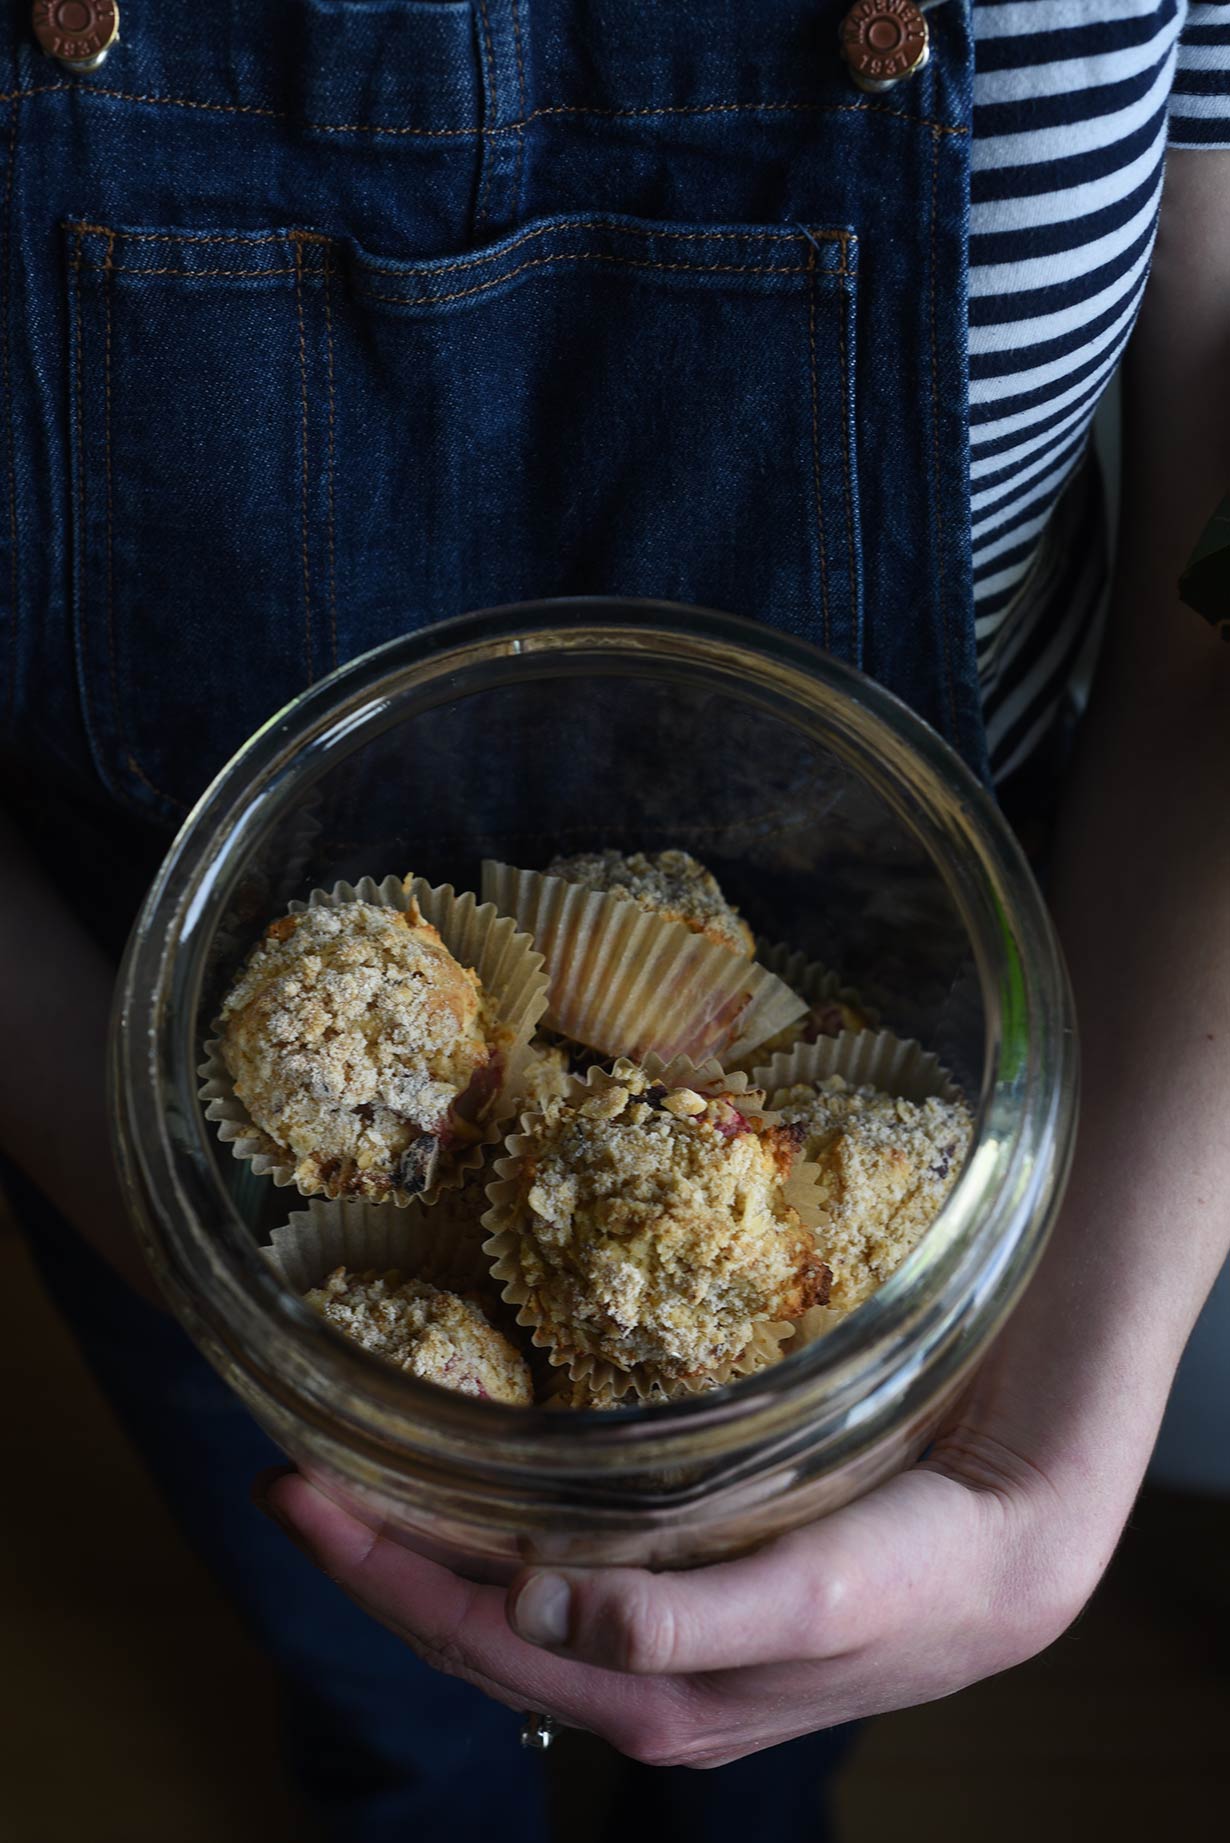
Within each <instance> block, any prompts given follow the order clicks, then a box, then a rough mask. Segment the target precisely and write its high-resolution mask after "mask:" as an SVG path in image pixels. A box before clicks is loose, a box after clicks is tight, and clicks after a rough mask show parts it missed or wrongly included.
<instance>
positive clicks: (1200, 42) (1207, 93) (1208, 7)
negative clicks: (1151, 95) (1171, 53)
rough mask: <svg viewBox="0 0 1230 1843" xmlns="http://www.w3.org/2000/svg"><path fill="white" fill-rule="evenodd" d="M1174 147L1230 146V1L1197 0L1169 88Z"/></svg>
mask: <svg viewBox="0 0 1230 1843" xmlns="http://www.w3.org/2000/svg"><path fill="white" fill-rule="evenodd" d="M1170 145H1171V146H1172V147H1230V5H1220V4H1214V3H1213V0H1192V3H1191V4H1190V5H1189V6H1188V9H1187V19H1186V22H1185V24H1184V27H1183V36H1182V38H1181V39H1180V41H1179V61H1178V65H1177V67H1176V69H1175V76H1174V87H1173V89H1172V90H1171V93H1170Z"/></svg>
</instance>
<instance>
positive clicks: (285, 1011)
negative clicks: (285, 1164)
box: [222, 901, 499, 1198]
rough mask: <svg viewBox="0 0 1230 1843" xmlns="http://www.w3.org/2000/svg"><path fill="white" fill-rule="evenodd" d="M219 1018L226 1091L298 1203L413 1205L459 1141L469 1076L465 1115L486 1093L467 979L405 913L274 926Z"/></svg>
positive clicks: (490, 1027)
mask: <svg viewBox="0 0 1230 1843" xmlns="http://www.w3.org/2000/svg"><path fill="white" fill-rule="evenodd" d="M222 1016H223V1037H222V1056H223V1060H224V1061H225V1063H226V1066H227V1068H228V1069H229V1070H230V1073H231V1076H232V1078H233V1079H234V1083H235V1092H236V1094H237V1095H238V1096H239V1098H240V1100H241V1101H242V1102H243V1104H244V1106H245V1107H246V1108H247V1110H248V1113H249V1114H250V1116H251V1118H252V1120H253V1122H254V1123H255V1125H256V1126H257V1127H259V1128H260V1130H261V1131H262V1132H263V1133H265V1134H266V1135H267V1136H268V1137H269V1138H270V1139H271V1140H273V1142H274V1143H275V1145H276V1146H278V1147H279V1148H281V1149H284V1150H285V1151H286V1152H287V1153H288V1155H289V1156H290V1157H293V1158H294V1160H295V1161H296V1168H295V1178H296V1181H297V1182H298V1184H299V1186H300V1188H301V1189H303V1190H306V1191H308V1192H311V1191H313V1190H323V1189H326V1188H330V1189H332V1190H334V1191H335V1192H347V1193H350V1194H356V1195H365V1196H370V1197H374V1198H380V1197H385V1196H387V1195H388V1194H389V1193H390V1191H394V1190H398V1191H402V1192H405V1193H407V1194H409V1195H414V1194H417V1193H418V1192H419V1191H421V1190H423V1189H425V1188H426V1187H427V1186H428V1185H429V1184H430V1183H431V1181H432V1178H433V1176H434V1172H435V1167H436V1161H437V1158H438V1156H439V1153H440V1151H441V1149H442V1147H446V1146H447V1144H448V1142H449V1140H450V1138H451V1137H452V1135H453V1134H454V1133H455V1132H456V1131H457V1130H458V1128H459V1125H460V1123H459V1121H458V1119H457V1117H456V1114H455V1113H454V1111H453V1110H454V1107H455V1103H457V1102H458V1101H459V1100H460V1099H461V1097H462V1096H463V1095H466V1094H467V1090H471V1084H472V1083H475V1078H476V1077H477V1078H478V1081H477V1083H476V1086H475V1089H473V1090H471V1092H470V1095H469V1096H468V1097H467V1106H468V1105H469V1101H470V1100H473V1099H474V1097H475V1094H476V1093H477V1091H478V1089H480V1088H483V1087H484V1086H485V1088H486V1089H488V1090H493V1089H494V1087H495V1085H496V1082H497V1080H498V1072H499V1068H498V1063H499V1058H498V1051H496V1050H495V1049H494V1047H493V1046H494V1043H495V1040H496V1036H497V1032H496V1028H495V1025H494V1019H493V1015H492V1007H491V1005H490V1003H489V1001H488V999H487V998H486V996H485V994H484V992H483V989H482V987H481V985H480V984H479V981H478V978H477V975H476V974H475V973H474V972H472V971H471V970H469V969H468V968H466V967H463V966H460V965H459V964H458V963H457V961H456V960H454V958H453V956H452V954H450V953H449V951H448V949H447V948H446V947H445V945H444V943H443V941H442V940H441V939H440V936H439V934H438V933H437V932H436V930H435V928H433V927H432V926H431V925H430V923H428V922H425V921H424V920H423V919H422V916H421V915H420V913H419V910H418V908H417V906H416V905H413V904H412V905H411V908H410V910H409V911H408V912H405V913H403V912H401V911H399V910H397V909H390V908H384V907H381V906H379V905H378V904H374V903H367V902H358V901H356V902H347V903H343V904H341V905H339V906H338V907H335V908H330V907H321V908H316V909H308V910H305V911H304V913H303V914H301V915H290V916H286V917H284V918H283V920H281V921H277V922H274V923H273V924H272V926H271V927H270V928H269V929H268V930H267V932H266V935H265V938H264V939H263V940H262V941H260V942H259V943H258V945H257V946H256V947H255V948H254V949H253V951H252V953H251V954H250V955H249V957H248V959H247V961H246V963H245V964H244V966H243V968H242V970H241V972H240V974H239V977H238V978H237V980H236V981H235V984H234V985H233V986H232V988H231V990H230V992H229V993H228V994H227V997H226V1000H225V1002H224V1004H223V1007H222ZM487 1098H490V1095H489V1093H488V1094H487ZM461 1130H462V1132H463V1133H464V1131H465V1128H464V1126H461Z"/></svg>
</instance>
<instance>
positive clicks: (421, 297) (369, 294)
mask: <svg viewBox="0 0 1230 1843" xmlns="http://www.w3.org/2000/svg"><path fill="white" fill-rule="evenodd" d="M557 262H598V263H606V264H608V265H610V266H612V267H616V268H624V269H648V270H651V271H653V272H654V273H655V274H683V275H807V274H808V273H809V269H808V265H807V264H806V263H803V264H800V265H799V266H798V267H797V268H793V267H792V268H777V267H773V266H771V265H764V264H760V263H750V262H745V263H701V262H641V261H638V260H636V259H634V258H633V257H631V256H609V255H606V254H605V253H598V252H596V251H592V250H588V251H587V250H570V251H568V253H567V254H562V255H559V256H536V257H534V258H533V260H532V261H530V262H523V263H521V264H520V265H519V266H518V267H517V268H515V269H509V271H508V272H507V274H505V275H496V276H493V277H492V279H491V280H490V281H486V282H478V283H476V284H475V286H474V287H473V288H462V289H460V290H459V291H457V292H455V293H453V294H414V295H404V294H379V293H377V292H376V291H375V290H373V289H370V288H362V289H358V290H356V292H357V294H358V295H359V297H360V298H361V299H362V300H365V301H389V302H392V303H393V305H394V306H397V307H443V306H446V305H447V304H448V303H449V302H451V301H466V300H469V299H470V298H471V297H472V296H474V295H476V294H486V293H487V292H488V291H489V290H490V289H492V288H499V287H502V286H503V284H504V283H505V282H510V281H513V280H514V279H515V278H516V277H517V276H518V275H524V274H525V273H526V272H527V271H528V270H530V269H546V268H550V267H551V266H552V265H553V264H555V263H557ZM845 273H846V271H845V270H844V269H842V270H834V271H833V272H832V273H831V274H830V275H826V276H824V277H822V279H823V280H825V281H839V280H840V279H841V277H842V276H843V275H844V274H845Z"/></svg>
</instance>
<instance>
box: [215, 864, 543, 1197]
mask: <svg viewBox="0 0 1230 1843" xmlns="http://www.w3.org/2000/svg"><path fill="white" fill-rule="evenodd" d="M412 900H413V901H415V902H417V903H418V906H419V910H420V913H421V914H422V917H423V920H424V921H427V922H430V923H431V924H432V926H433V927H434V928H436V929H437V931H438V932H439V935H440V938H441V940H442V941H443V942H444V945H445V946H446V947H447V948H448V950H449V952H450V953H451V954H452V956H453V958H454V959H455V960H457V961H458V962H459V963H460V965H462V966H464V967H470V968H472V969H473V970H474V972H476V973H477V975H478V978H479V981H480V983H481V985H482V987H483V990H484V992H485V993H486V994H487V996H488V998H489V999H490V1000H491V1001H492V1004H493V1006H494V1009H495V1017H496V1023H497V1025H498V1027H499V1030H500V1034H501V1037H502V1039H503V1043H502V1048H503V1053H504V1067H503V1073H502V1078H501V1082H500V1087H499V1089H498V1091H497V1092H496V1094H495V1096H494V1098H493V1099H492V1101H491V1103H490V1105H489V1107H488V1109H487V1111H486V1113H485V1114H484V1115H483V1117H482V1119H481V1120H479V1121H477V1122H474V1123H472V1125H473V1133H474V1137H473V1141H472V1143H471V1144H469V1145H467V1146H466V1147H464V1148H463V1149H461V1150H459V1151H456V1152H450V1154H448V1155H447V1156H444V1157H441V1158H440V1159H439V1160H438V1162H437V1165H436V1176H435V1180H434V1182H433V1183H432V1184H430V1185H429V1186H428V1187H427V1188H426V1189H425V1190H423V1191H422V1192H420V1193H418V1194H417V1195H411V1194H410V1193H408V1192H406V1191H404V1190H395V1189H391V1190H390V1191H389V1193H388V1196H387V1198H384V1197H381V1198H365V1199H363V1200H364V1201H367V1202H374V1203H376V1204H377V1205H380V1204H383V1203H385V1202H392V1203H395V1204H397V1205H398V1206H399V1207H401V1208H406V1207H408V1206H409V1205H410V1204H411V1203H414V1202H419V1203H422V1204H431V1203H434V1202H435V1201H436V1199H437V1198H438V1197H439V1196H440V1194H441V1192H443V1191H446V1190H449V1189H454V1188H456V1187H457V1186H458V1185H460V1184H462V1183H463V1182H464V1181H465V1177H466V1174H467V1173H468V1172H472V1171H476V1170H477V1169H478V1168H479V1166H480V1165H481V1164H482V1161H483V1148H484V1146H488V1145H498V1144H499V1142H500V1140H501V1138H502V1135H503V1127H504V1123H505V1121H507V1120H508V1119H509V1117H510V1116H511V1114H512V1113H513V1111H514V1109H515V1107H516V1099H517V1093H518V1089H519V1086H520V1083H521V1079H522V1074H523V1071H524V1069H525V1066H526V1064H527V1062H528V1060H529V1055H530V1051H529V1043H530V1038H531V1037H532V1036H533V1034H534V1028H535V1026H536V1024H537V1023H538V1021H539V1019H540V1018H541V1016H542V1013H543V1010H544V1009H545V1006H546V1002H547V980H546V974H545V972H544V971H543V964H542V956H541V954H539V953H538V952H536V950H535V948H534V944H533V941H532V940H531V939H530V936H529V935H528V934H526V933H524V932H521V931H519V930H518V928H517V925H516V923H515V922H514V921H512V920H511V919H510V918H509V917H508V916H504V915H500V914H499V913H498V912H497V910H496V909H495V908H494V906H493V905H492V904H490V903H480V902H479V900H478V898H477V897H476V896H474V895H472V894H471V893H470V892H469V891H465V892H463V893H462V894H460V895H458V894H457V892H456V891H455V890H454V889H453V888H452V886H451V885H450V884H447V883H446V884H442V885H441V886H439V887H438V888H433V887H432V886H431V885H430V884H429V883H426V882H424V881H423V879H422V878H421V877H407V878H405V879H404V880H403V879H402V878H400V877H386V878H385V879H384V881H383V882H382V883H377V882H375V881H374V879H373V878H371V877H364V878H363V879H362V880H361V881H360V882H359V883H357V884H350V883H336V884H334V886H333V888H332V889H331V890H323V889H316V890H313V891H312V893H311V895H310V896H309V897H308V899H307V901H306V902H292V903H291V905H290V909H289V913H290V914H292V915H301V914H303V913H304V911H305V910H307V909H315V908H322V907H325V908H341V907H343V906H344V905H345V904H346V903H349V902H367V903H371V904H373V905H375V906H377V907H383V908H389V909H397V910H399V911H401V912H402V913H404V912H405V911H406V910H407V909H408V908H409V907H410V903H411V901H412ZM224 1028H225V1026H224V1023H223V1020H222V1019H221V1018H216V1019H215V1020H214V1023H213V1026H212V1032H213V1034H212V1035H211V1036H210V1038H209V1040H208V1041H207V1042H206V1044H205V1060H204V1062H203V1063H202V1064H201V1065H200V1067H199V1069H198V1071H197V1073H198V1075H199V1076H200V1078H201V1085H200V1089H199V1094H200V1098H201V1100H202V1102H203V1103H204V1106H205V1117H206V1119H208V1120H211V1121H213V1122H214V1124H215V1125H216V1126H217V1129H218V1137H219V1139H221V1140H222V1142H223V1144H225V1145H229V1146H230V1148H231V1151H232V1153H233V1154H234V1156H235V1157H236V1158H240V1159H245V1160H247V1161H249V1162H250V1163H251V1166H252V1169H253V1171H255V1172H256V1173H258V1174H259V1175H261V1176H268V1177H271V1178H272V1179H273V1181H274V1183H275V1184H276V1185H277V1186H278V1187H279V1188H280V1189H285V1188H288V1187H290V1186H292V1185H293V1186H294V1187H295V1188H296V1189H297V1190H298V1191H299V1192H300V1194H301V1195H302V1196H314V1195H324V1196H326V1197H331V1198H334V1199H337V1198H340V1197H344V1196H345V1195H346V1191H345V1189H344V1180H340V1179H339V1180H337V1181H335V1182H326V1183H323V1184H321V1185H320V1186H319V1187H318V1188H317V1187H309V1186H308V1185H307V1184H305V1183H304V1182H303V1181H301V1180H299V1179H297V1178H296V1176H295V1166H296V1163H297V1160H295V1159H293V1158H288V1155H287V1151H286V1148H285V1147H284V1146H280V1145H278V1144H277V1142H276V1141H275V1140H273V1139H271V1138H270V1137H269V1135H268V1134H267V1133H264V1132H263V1131H262V1130H261V1129H260V1127H258V1126H257V1125H256V1123H255V1122H254V1121H253V1119H252V1118H251V1115H250V1114H249V1113H248V1110H247V1108H246V1107H245V1106H244V1104H243V1102H242V1101H241V1100H240V1098H239V1096H238V1095H237V1094H236V1092H235V1085H234V1081H233V1079H232V1077H231V1073H230V1070H229V1069H228V1068H227V1066H226V1063H225V1061H224V1060H223V1057H222V1033H223V1031H224Z"/></svg>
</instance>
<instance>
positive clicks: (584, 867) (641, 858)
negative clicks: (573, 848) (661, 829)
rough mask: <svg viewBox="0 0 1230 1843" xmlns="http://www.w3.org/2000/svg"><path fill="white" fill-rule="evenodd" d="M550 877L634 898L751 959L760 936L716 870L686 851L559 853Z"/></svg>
mask: <svg viewBox="0 0 1230 1843" xmlns="http://www.w3.org/2000/svg"><path fill="white" fill-rule="evenodd" d="M547 875H548V876H549V877H562V878H563V879H564V881H565V883H576V884H579V885H580V886H581V888H582V889H589V890H599V891H601V892H602V893H603V894H605V895H608V896H616V897H619V898H620V899H622V900H624V901H628V902H635V903H636V904H637V906H638V908H641V909H644V910H646V911H647V912H648V913H649V914H651V915H660V916H661V917H662V918H663V920H664V921H677V922H682V923H683V925H684V927H685V928H688V929H690V930H691V931H692V933H693V934H703V935H706V936H707V937H708V939H709V940H711V941H714V942H716V943H717V945H718V946H719V947H728V948H729V949H730V951H731V952H732V953H737V954H743V955H744V956H745V957H746V958H748V959H750V958H751V957H752V955H753V954H754V953H755V951H756V942H755V937H754V936H753V934H752V931H751V929H750V928H749V927H748V925H747V923H746V922H745V921H744V920H743V917H742V916H741V915H740V914H739V911H738V910H737V909H736V908H735V907H734V906H733V904H731V903H729V902H727V900H726V898H725V896H724V895H723V894H722V891H721V889H720V888H719V886H718V881H717V878H716V877H715V876H714V875H713V872H712V871H710V870H706V869H705V866H704V865H703V864H702V863H700V862H699V861H698V860H697V859H696V858H694V857H692V856H690V855H689V853H688V852H686V851H657V852H654V853H653V854H652V855H648V854H646V853H645V852H643V851H636V852H633V853H631V854H630V855H626V854H625V853H623V852H620V851H587V852H581V853H579V854H578V855H576V856H574V857H557V858H555V859H554V860H553V861H552V862H551V863H550V864H548V866H547Z"/></svg>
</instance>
